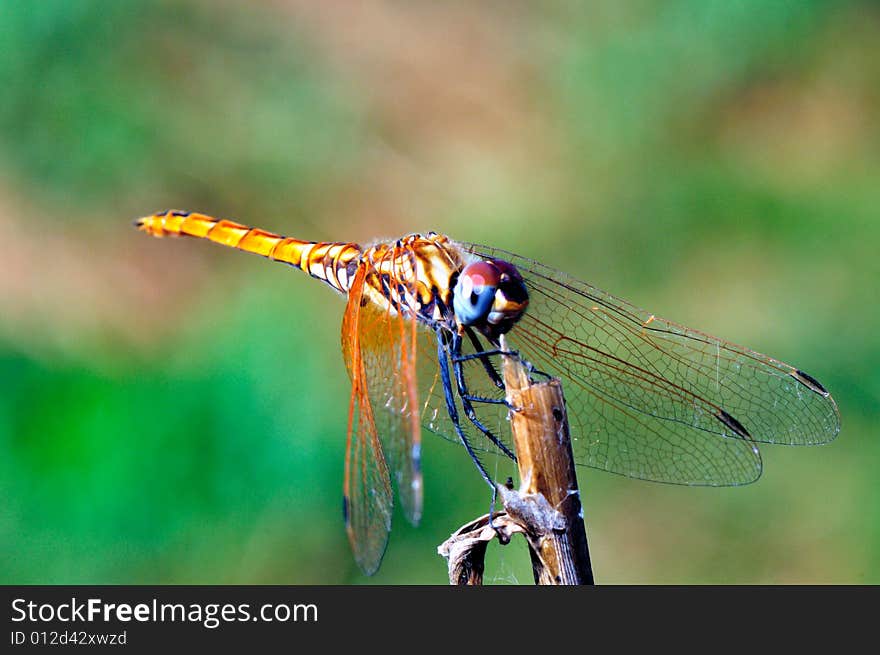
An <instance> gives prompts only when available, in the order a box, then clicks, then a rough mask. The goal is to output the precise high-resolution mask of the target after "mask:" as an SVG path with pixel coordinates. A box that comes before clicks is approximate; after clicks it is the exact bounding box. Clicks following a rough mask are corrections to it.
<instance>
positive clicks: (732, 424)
mask: <svg viewBox="0 0 880 655" xmlns="http://www.w3.org/2000/svg"><path fill="white" fill-rule="evenodd" d="M715 416H716V417H717V418H718V420H719V421H721V422H722V423H724V425H726V426H727V427H729V428H730V429H731V430H733V431H734V432H735V433H736V434H737V435H738V436H740V437H742V438H743V439H751V438H752V435H750V434H749V431H748V430H746V429H745V427H744V426H743V424H742V423H740V422H739V421H737V420H736V419H735V418H733V417H732V416H731V415H730V414H728V413H727V412H725V411H724V410H723V409H719V410H718V413H717V414H716V415H715Z"/></svg>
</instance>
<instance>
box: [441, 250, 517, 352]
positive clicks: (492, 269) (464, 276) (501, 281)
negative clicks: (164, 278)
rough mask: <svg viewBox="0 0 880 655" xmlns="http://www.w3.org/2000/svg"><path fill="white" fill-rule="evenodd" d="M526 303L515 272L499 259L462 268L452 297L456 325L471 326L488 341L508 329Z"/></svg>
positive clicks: (513, 268) (512, 266)
mask: <svg viewBox="0 0 880 655" xmlns="http://www.w3.org/2000/svg"><path fill="white" fill-rule="evenodd" d="M528 304H529V295H528V291H526V287H525V283H524V282H523V279H522V276H521V275H520V274H519V271H517V270H516V267H515V266H514V265H513V264H510V263H508V262H505V261H502V260H500V259H493V260H489V261H479V262H474V263H472V264H468V265H467V266H465V267H464V269H463V270H462V271H461V274H460V275H459V277H458V282H457V283H456V285H455V289H454V291H453V298H452V306H453V309H454V310H455V316H456V318H457V319H458V321H459V323H461V324H462V325H473V326H475V327H476V328H478V329H479V330H480V331H482V332H483V333H485V334H487V335H488V336H490V337H492V338H495V337H497V336H498V335H500V334H504V333H505V332H507V331H508V330H510V328H511V327H513V325H514V323H516V322H517V321H518V320H519V319H520V317H521V316H522V315H523V312H525V309H526V306H527V305H528Z"/></svg>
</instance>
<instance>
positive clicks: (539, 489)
mask: <svg viewBox="0 0 880 655" xmlns="http://www.w3.org/2000/svg"><path fill="white" fill-rule="evenodd" d="M502 348H504V344H503V341H502ZM503 359H504V362H503V375H504V384H505V387H506V389H507V400H508V402H509V403H510V404H511V405H512V406H514V407H517V408H518V411H515V412H511V417H510V420H511V430H512V432H513V441H514V448H515V452H516V456H517V463H518V466H519V475H520V488H519V490H514V489H512V488H509V487H502V486H499V487H498V490H499V494H500V497H501V500H502V503H503V504H504V509H505V512H503V513H499V514H496V515H495V516H493V519H492V526H490V525H489V521H488V515H486V516H483V517H480V518H479V519H476V520H475V521H472V522H470V523H468V524H467V525H464V526H462V527H461V528H459V530H458V531H456V533H455V534H453V535H452V537H450V539H449V540H447V541H446V542H445V543H444V544H443V545H442V546H441V547H440V549H438V550H439V551H440V553H441V554H442V555H444V556H445V557H447V559H448V563H449V581H450V584H481V583H482V574H483V566H484V563H483V562H484V556H485V552H486V545H487V544H488V542H489V541H491V540H492V539H493V538H495V537H496V536H497V537H498V538H499V540H500V541H501V542H502V543H506V542H507V541H509V540H510V536H511V535H512V534H514V533H516V532H521V533H523V534H524V535H525V537H526V540H527V541H528V544H529V554H530V556H531V558H532V570H533V573H534V576H535V583H536V584H541V585H545V584H593V572H592V567H591V564H590V554H589V548H588V546H587V535H586V529H585V528H584V520H583V513H582V510H581V502H580V493H579V491H578V486H577V477H576V475H575V468H574V460H573V457H572V452H571V438H570V436H569V431H568V418H567V416H566V411H565V398H564V396H563V393H562V386H561V385H560V383H559V381H558V380H556V379H550V380H548V381H545V382H534V381H533V380H531V378H530V377H529V373H528V371H527V370H526V368H525V366H524V365H523V363H522V361H520V360H519V358H517V357H513V356H505V357H504V358H503ZM493 527H494V528H495V529H493Z"/></svg>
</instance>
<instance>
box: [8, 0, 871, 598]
mask: <svg viewBox="0 0 880 655" xmlns="http://www.w3.org/2000/svg"><path fill="white" fill-rule="evenodd" d="M0 88H2V89H3V94H2V101H0V228H2V238H0V266H2V271H0V385H2V386H0V553H2V557H0V582H2V583H86V584H87V583H318V584H323V583H441V584H442V583H445V581H446V568H445V562H444V561H443V560H442V559H441V558H440V557H439V556H438V555H437V554H436V547H437V545H438V544H439V543H440V542H442V541H443V540H444V539H445V538H446V537H447V536H448V535H449V533H450V532H451V531H453V530H454V529H456V528H457V527H458V526H459V525H461V524H462V523H464V522H466V521H468V520H470V519H471V518H473V517H475V516H477V515H479V514H482V513H483V512H485V511H486V509H487V506H488V501H489V498H488V495H487V493H486V489H485V487H484V485H483V483H482V482H481V480H480V479H479V476H478V475H477V473H476V471H475V470H474V468H473V467H472V466H471V465H470V464H469V461H468V460H467V456H466V454H465V453H464V451H463V450H462V449H460V448H456V447H455V446H454V445H450V444H448V443H446V442H444V441H442V440H440V439H436V438H429V439H428V440H427V442H426V444H425V454H424V468H425V485H426V494H425V497H426V501H425V517H424V521H423V523H422V525H421V526H420V527H418V528H413V527H411V526H409V525H407V524H406V522H405V521H404V520H403V518H402V516H400V515H397V516H396V517H395V524H394V529H393V532H392V535H391V543H390V547H389V550H388V552H387V554H386V558H385V561H384V563H383V566H382V568H381V569H380V571H379V573H378V574H377V575H376V576H375V577H373V578H365V577H364V576H363V575H361V574H360V572H359V571H358V570H357V568H356V566H355V564H354V561H353V558H352V557H351V554H350V552H349V548H348V543H347V540H346V537H345V531H344V528H343V522H342V517H341V511H340V505H341V489H342V467H343V453H344V441H345V430H346V421H347V403H348V382H347V377H346V373H345V368H344V366H343V362H342V357H341V354H340V348H339V324H340V320H341V316H342V310H343V306H344V304H343V302H342V300H341V299H340V298H339V297H337V296H335V295H334V294H333V292H331V291H330V290H328V289H326V288H324V287H323V285H320V284H317V283H315V282H314V281H311V280H309V279H307V278H306V277H305V276H303V275H300V274H298V273H296V272H295V271H292V270H291V269H289V268H285V267H281V266H275V265H272V264H270V263H268V262H266V261H264V260H261V259H260V258H256V257H249V256H245V255H242V254H239V253H236V252H233V251H229V250H225V249H222V248H217V247H214V246H211V245H209V244H206V243H199V242H196V241H187V240H174V241H169V240H164V241H160V240H155V239H148V238H146V237H145V236H144V235H142V234H138V233H137V232H136V231H135V230H133V229H132V227H131V220H132V219H133V218H135V217H138V216H141V215H144V214H147V213H150V212H152V211H156V210H159V209H164V208H168V207H177V208H183V209H190V210H198V211H204V212H207V213H212V214H214V215H218V216H221V217H227V218H233V219H236V220H239V221H241V222H244V223H248V224H251V225H256V226H259V227H263V228H265V229H270V230H273V231H277V232H281V233H283V234H288V235H291V236H297V237H301V238H309V239H331V240H352V241H359V242H369V241H370V240H372V239H374V238H377V237H395V236H399V235H401V234H405V233H408V232H413V231H424V230H428V229H435V230H438V231H442V232H446V233H448V234H450V235H452V236H453V237H454V238H457V239H461V240H466V241H476V242H484V243H491V244H494V245H497V246H499V247H502V248H506V249H510V250H514V251H517V252H520V253H522V254H524V255H526V256H531V257H534V258H537V259H539V260H542V261H545V262H548V263H551V264H553V265H555V266H557V267H558V268H561V269H563V270H566V271H568V272H570V273H572V274H574V275H576V276H578V277H581V278H583V279H585V280H587V281H589V282H591V283H593V284H596V285H598V286H599V287H600V288H604V289H608V290H609V291H611V292H613V293H615V294H617V295H620V296H623V297H625V298H627V299H629V300H631V301H632V302H634V303H635V304H637V305H640V306H643V307H647V308H648V309H650V310H651V311H656V312H657V314H658V315H661V316H668V317H669V318H671V319H674V320H677V321H680V322H683V323H686V324H688V325H692V326H693V327H696V328H700V329H703V330H706V331H709V332H711V333H714V334H718V335H719V336H723V337H725V338H728V339H731V340H733V341H736V342H738V343H745V344H748V345H749V346H750V347H752V348H755V349H757V350H759V351H761V352H766V353H769V354H772V355H774V356H776V357H779V358H781V359H783V360H785V361H789V362H792V363H794V364H796V365H798V366H799V367H801V368H803V369H804V370H806V371H808V372H809V373H810V374H811V375H814V376H816V377H817V378H818V379H820V380H821V381H822V383H823V384H824V385H825V386H826V387H828V388H829V389H830V390H831V391H832V392H833V394H834V396H835V398H836V399H837V401H838V404H839V406H840V410H841V415H842V424H843V428H842V432H841V435H840V437H839V438H838V440H837V441H836V442H834V443H833V444H831V445H829V446H824V447H815V448H800V449H799V448H785V447H765V448H763V450H762V452H763V455H764V461H765V470H764V476H763V477H762V479H761V480H760V481H758V482H757V483H756V484H753V485H751V486H748V487H744V488H737V489H688V488H678V487H673V486H664V485H659V484H651V483H645V482H637V481H631V480H628V479H624V478H620V477H618V476H614V475H609V474H606V473H602V472H598V471H593V470H588V469H582V470H581V471H580V482H581V486H582V490H583V495H584V501H585V506H586V507H585V510H586V518H587V530H588V534H589V538H590V545H591V550H592V555H593V564H594V567H595V571H596V578H597V581H599V582H602V583H786V582H789V583H792V582H793V583H878V582H880V484H878V471H880V468H878V464H880V441H878V439H877V424H878V419H880V416H878V414H880V412H878V408H880V402H878V401H880V339H878V337H877V331H878V323H880V306H878V303H877V297H878V296H877V293H878V281H880V258H878V256H877V250H878V245H880V220H878V219H880V216H878V207H880V122H878V119H880V7H878V5H877V3H875V2H845V1H841V2H807V1H794V0H792V1H789V2H776V1H770V2H767V1H766V0H754V1H746V0H741V1H729V0H728V1H721V0H718V1H708V0H674V1H666V2H663V1H659V0H658V1H648V0H638V1H637V2H626V3H620V2H615V1H612V0H608V1H606V2H597V3H577V2H560V1H556V2H547V3H540V4H538V3H525V2H494V3H493V2H489V3H480V4H479V5H478V6H474V4H473V3H465V2H461V3H458V2H454V3H430V2H415V3H404V2H379V3H343V2H322V3H319V2H307V1H296V0H272V1H266V2H257V3H247V4H245V3H233V2H208V1H207V0H203V1H201V2H199V1H188V2H171V1H168V2H162V1H155V2H138V3H116V2H88V1H77V2H70V1H69V0H63V1H62V0H54V1H45V2H40V3H13V2H3V3H0ZM490 466H494V463H490ZM487 581H488V582H494V583H502V584H503V583H514V582H522V583H530V582H531V574H530V570H529V566H528V557H527V555H526V553H525V548H524V546H523V544H522V543H516V542H515V543H514V544H513V545H510V546H507V547H504V548H501V547H499V546H497V545H495V546H492V547H491V548H490V555H489V561H488V570H487Z"/></svg>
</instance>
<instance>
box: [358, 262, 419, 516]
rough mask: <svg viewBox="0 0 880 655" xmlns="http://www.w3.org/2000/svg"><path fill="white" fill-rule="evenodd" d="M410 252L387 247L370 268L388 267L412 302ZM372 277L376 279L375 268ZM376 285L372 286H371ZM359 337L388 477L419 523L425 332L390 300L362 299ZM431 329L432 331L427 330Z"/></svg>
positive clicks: (399, 294) (400, 296)
mask: <svg viewBox="0 0 880 655" xmlns="http://www.w3.org/2000/svg"><path fill="white" fill-rule="evenodd" d="M408 256H409V252H408V251H407V250H406V249H404V248H401V247H397V248H392V249H389V250H388V251H387V252H386V253H385V256H384V257H383V258H382V259H380V260H379V261H377V262H375V263H374V267H375V268H377V269H380V270H387V267H390V269H391V271H390V279H392V280H394V281H395V283H396V284H395V285H385V289H386V293H389V294H390V293H392V292H391V291H389V290H388V289H390V288H391V286H394V288H395V290H394V292H393V294H394V298H395V301H399V300H402V301H403V302H405V303H409V302H412V299H413V297H414V294H415V288H416V285H415V280H414V279H413V275H412V271H413V270H414V268H413V267H412V266H404V265H401V264H400V262H401V259H403V260H404V261H405V260H406V259H407V258H408ZM366 275H367V276H373V277H372V279H371V281H372V282H373V283H374V284H375V282H376V281H377V280H378V279H379V278H378V277H377V275H379V274H377V273H376V272H375V270H374V271H372V272H367V273H366ZM374 288H375V286H374ZM360 305H363V306H360V311H359V316H358V326H357V341H358V343H359V345H360V351H361V361H362V363H363V369H364V378H365V383H366V392H367V398H368V400H369V403H370V405H371V407H372V408H373V409H374V413H373V417H374V420H375V425H376V430H377V433H378V435H379V440H380V442H381V444H382V451H383V452H384V454H385V457H386V461H387V463H388V467H389V469H390V474H391V479H392V480H393V482H394V485H395V486H396V488H397V493H398V497H399V499H400V504H401V507H402V509H403V512H404V515H405V516H406V517H407V519H408V520H409V521H410V522H411V523H413V524H416V523H418V521H419V519H420V518H421V515H422V472H421V463H420V462H421V416H420V412H419V393H418V380H417V376H416V359H417V351H418V338H419V336H420V335H421V334H424V333H426V331H425V330H424V328H422V327H421V326H419V324H418V322H417V321H416V320H414V319H413V318H411V317H408V316H405V315H404V314H402V313H400V312H397V311H396V310H394V309H392V307H391V305H390V304H385V306H379V305H377V304H376V303H373V302H368V303H366V304H364V303H360ZM428 334H430V333H428Z"/></svg>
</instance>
